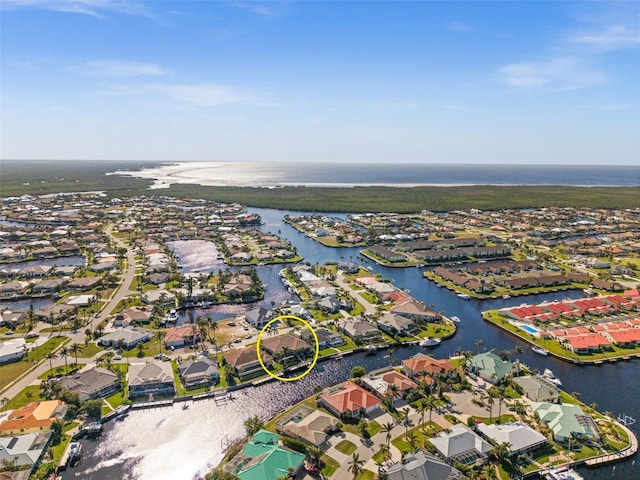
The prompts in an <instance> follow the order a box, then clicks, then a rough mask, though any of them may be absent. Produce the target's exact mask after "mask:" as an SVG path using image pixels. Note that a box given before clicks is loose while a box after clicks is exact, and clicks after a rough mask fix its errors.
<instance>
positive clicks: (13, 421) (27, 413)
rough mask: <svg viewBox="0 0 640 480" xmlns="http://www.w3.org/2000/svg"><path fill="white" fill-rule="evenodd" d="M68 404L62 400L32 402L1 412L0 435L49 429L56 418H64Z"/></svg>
mask: <svg viewBox="0 0 640 480" xmlns="http://www.w3.org/2000/svg"><path fill="white" fill-rule="evenodd" d="M66 413H67V405H66V404H65V403H64V402H63V401H61V400H47V401H42V402H31V403H29V404H28V405H26V406H24V407H22V408H18V409H16V410H10V411H8V412H2V413H1V414H0V435H17V434H22V433H31V432H40V431H43V430H48V429H49V428H50V427H51V424H52V423H53V421H54V420H55V419H62V418H64V416H65V414H66Z"/></svg>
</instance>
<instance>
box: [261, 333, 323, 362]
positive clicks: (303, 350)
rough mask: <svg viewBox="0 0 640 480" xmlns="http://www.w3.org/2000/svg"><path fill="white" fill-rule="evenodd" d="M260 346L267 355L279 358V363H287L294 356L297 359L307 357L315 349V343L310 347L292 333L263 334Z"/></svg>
mask: <svg viewBox="0 0 640 480" xmlns="http://www.w3.org/2000/svg"><path fill="white" fill-rule="evenodd" d="M260 346H261V347H262V349H263V350H264V351H265V352H267V353H268V354H269V355H271V356H273V357H277V358H279V359H280V360H279V361H280V362H281V363H282V362H285V363H287V362H288V361H289V360H292V359H293V358H294V357H297V358H298V359H301V358H305V357H308V356H310V355H312V353H313V351H314V350H315V345H314V346H313V347H312V346H311V345H310V344H308V343H307V342H305V341H304V340H303V339H302V338H300V337H298V336H296V335H293V334H292V333H286V334H284V335H278V336H275V337H268V338H267V337H266V336H263V338H262V342H261V343H260ZM286 353H288V355H285V354H286Z"/></svg>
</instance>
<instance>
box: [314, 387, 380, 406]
mask: <svg viewBox="0 0 640 480" xmlns="http://www.w3.org/2000/svg"><path fill="white" fill-rule="evenodd" d="M320 398H321V399H322V400H323V401H324V402H325V403H327V404H328V405H331V406H332V407H333V408H334V409H335V410H336V411H337V412H340V413H347V412H355V411H357V410H359V409H361V408H363V409H365V410H366V409H368V408H371V407H373V406H375V405H379V404H380V400H379V399H378V397H376V396H375V395H373V394H371V393H369V392H367V391H366V390H365V389H364V388H362V387H359V386H358V385H356V384H355V383H353V382H345V383H344V385H343V388H342V389H341V390H338V391H337V392H335V393H331V394H325V395H322V396H321V397H320Z"/></svg>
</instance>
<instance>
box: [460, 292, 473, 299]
mask: <svg viewBox="0 0 640 480" xmlns="http://www.w3.org/2000/svg"><path fill="white" fill-rule="evenodd" d="M458 297H460V298H462V299H463V300H469V299H470V298H471V297H470V296H469V295H467V294H466V293H459V294H458Z"/></svg>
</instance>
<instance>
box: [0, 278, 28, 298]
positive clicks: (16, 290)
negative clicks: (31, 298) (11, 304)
mask: <svg viewBox="0 0 640 480" xmlns="http://www.w3.org/2000/svg"><path fill="white" fill-rule="evenodd" d="M29 288H31V283H29V282H26V281H19V280H16V281H13V282H5V283H0V298H12V297H18V296H20V295H23V294H25V293H26V292H27V290H29Z"/></svg>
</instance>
